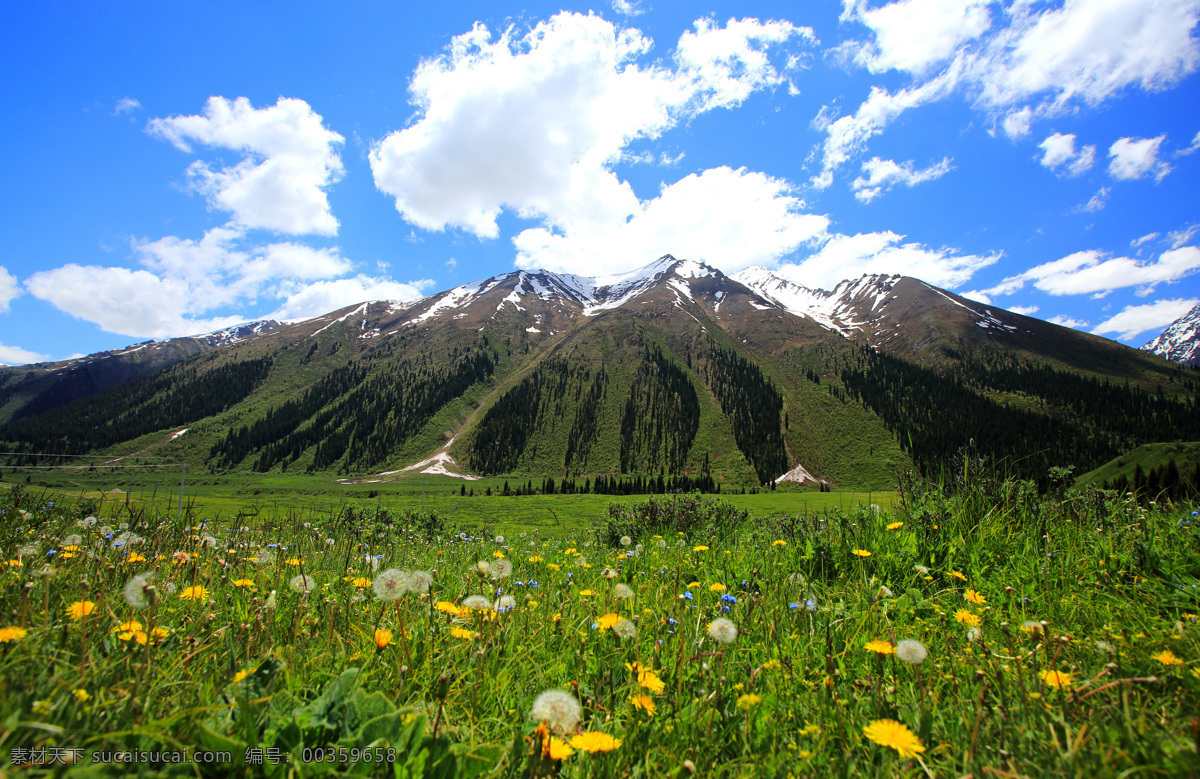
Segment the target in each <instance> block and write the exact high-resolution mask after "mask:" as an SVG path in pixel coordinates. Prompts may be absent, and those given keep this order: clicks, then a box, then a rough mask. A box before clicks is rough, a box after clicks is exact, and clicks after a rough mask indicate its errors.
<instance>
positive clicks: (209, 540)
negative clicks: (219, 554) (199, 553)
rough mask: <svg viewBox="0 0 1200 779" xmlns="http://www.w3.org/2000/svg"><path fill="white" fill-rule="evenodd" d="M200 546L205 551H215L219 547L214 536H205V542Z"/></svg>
mask: <svg viewBox="0 0 1200 779" xmlns="http://www.w3.org/2000/svg"><path fill="white" fill-rule="evenodd" d="M200 546H202V547H204V548H205V549H215V548H216V547H217V539H216V538H214V537H213V536H205V537H204V538H203V540H201V541H200Z"/></svg>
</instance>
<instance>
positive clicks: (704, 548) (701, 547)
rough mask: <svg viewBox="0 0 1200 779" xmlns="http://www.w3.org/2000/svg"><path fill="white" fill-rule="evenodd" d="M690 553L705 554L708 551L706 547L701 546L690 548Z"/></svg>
mask: <svg viewBox="0 0 1200 779" xmlns="http://www.w3.org/2000/svg"><path fill="white" fill-rule="evenodd" d="M692 551H693V552H707V551H708V547H707V546H704V545H703V544H701V545H700V546H693V547H692Z"/></svg>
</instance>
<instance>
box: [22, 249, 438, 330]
mask: <svg viewBox="0 0 1200 779" xmlns="http://www.w3.org/2000/svg"><path fill="white" fill-rule="evenodd" d="M244 238H245V236H244V233H243V232H241V231H240V230H237V229H234V228H229V227H218V228H214V229H212V230H209V231H208V232H207V233H205V235H204V237H203V238H201V239H200V240H198V241H196V240H191V239H186V238H178V237H175V236H167V237H164V238H160V239H158V240H155V241H147V240H137V241H134V242H133V249H134V253H135V254H136V256H137V257H138V259H139V261H140V263H141V265H142V268H139V269H129V268H121V267H101V266H81V265H77V264H69V265H64V266H62V267H59V268H54V269H52V270H48V271H42V272H40V273H35V274H34V275H33V276H31V277H30V278H29V279H28V280H27V281H26V284H25V286H26V288H27V289H28V290H29V292H30V293H31V294H32V295H33V296H34V297H37V298H38V299H40V300H44V301H46V302H48V303H50V304H51V305H53V306H55V307H56V308H58V309H59V310H61V311H64V312H66V313H68V314H70V315H72V316H75V317H77V318H79V319H84V320H87V321H90V322H94V323H96V324H97V325H99V326H100V327H101V328H102V329H104V330H107V331H109V332H113V333H121V334H124V335H131V336H136V337H141V338H163V337H171V336H180V335H192V334H195V333H203V332H209V331H212V330H217V329H220V328H222V327H228V326H229V325H231V324H236V323H237V322H241V321H244V319H245V317H243V316H236V315H215V314H214V312H220V311H225V310H228V309H229V308H230V307H234V308H237V307H243V306H247V305H252V304H256V303H258V302H259V301H260V299H266V300H283V301H284V302H283V304H282V308H281V309H280V310H281V311H284V312H297V311H303V312H312V313H311V314H310V315H315V314H318V313H325V311H328V310H329V309H325V310H322V311H313V310H312V306H316V305H323V304H324V303H325V302H329V301H333V302H336V303H337V304H338V305H345V304H346V303H347V302H353V301H348V300H346V299H345V297H346V296H347V295H349V294H351V293H352V292H355V291H356V292H357V293H360V294H364V295H366V294H367V292H368V291H370V296H372V297H387V296H389V295H390V296H393V297H397V298H404V297H408V298H411V297H416V296H418V291H417V288H416V287H415V286H413V285H408V284H400V283H397V282H393V281H390V280H388V279H368V278H366V277H362V276H359V277H355V278H351V279H339V278H338V277H339V276H344V275H346V274H348V273H350V272H351V271H352V269H353V264H352V263H351V262H350V261H349V260H348V259H346V258H345V257H343V256H341V254H340V253H339V252H338V250H337V249H328V248H313V247H310V246H306V245H303V244H298V243H292V242H280V243H272V244H266V245H248V244H246V243H245V240H244ZM384 293H387V294H384ZM360 299H361V298H360ZM332 307H334V308H336V307H337V306H332ZM300 315H301V314H298V313H291V314H290V316H300Z"/></svg>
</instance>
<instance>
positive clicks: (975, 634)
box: [967, 628, 983, 643]
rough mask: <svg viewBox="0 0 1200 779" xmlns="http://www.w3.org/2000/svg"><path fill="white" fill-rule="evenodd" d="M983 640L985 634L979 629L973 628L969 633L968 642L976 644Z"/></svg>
mask: <svg viewBox="0 0 1200 779" xmlns="http://www.w3.org/2000/svg"><path fill="white" fill-rule="evenodd" d="M981 638H983V632H982V631H981V630H980V629H979V628H971V629H970V630H968V631H967V640H968V641H970V642H972V643H974V642H976V641H978V640H979V639H981Z"/></svg>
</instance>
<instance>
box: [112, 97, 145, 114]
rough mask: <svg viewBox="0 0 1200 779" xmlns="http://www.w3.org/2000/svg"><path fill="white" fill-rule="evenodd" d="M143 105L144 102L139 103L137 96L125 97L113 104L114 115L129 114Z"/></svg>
mask: <svg viewBox="0 0 1200 779" xmlns="http://www.w3.org/2000/svg"><path fill="white" fill-rule="evenodd" d="M141 107H142V104H141V103H139V102H138V101H137V100H136V99H135V98H132V97H123V98H121V99H120V100H118V101H117V104H116V105H115V106H113V111H112V112H113V115H114V116H117V115H119V114H129V113H133V112H134V111H136V110H138V109H139V108H141Z"/></svg>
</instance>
